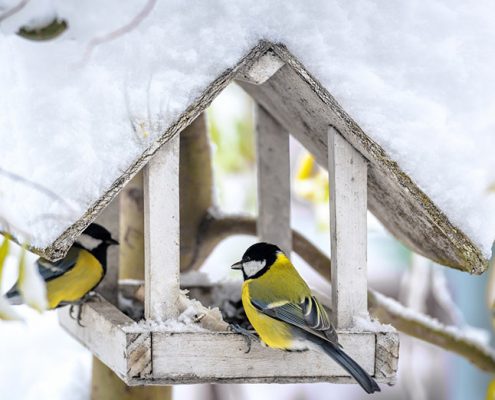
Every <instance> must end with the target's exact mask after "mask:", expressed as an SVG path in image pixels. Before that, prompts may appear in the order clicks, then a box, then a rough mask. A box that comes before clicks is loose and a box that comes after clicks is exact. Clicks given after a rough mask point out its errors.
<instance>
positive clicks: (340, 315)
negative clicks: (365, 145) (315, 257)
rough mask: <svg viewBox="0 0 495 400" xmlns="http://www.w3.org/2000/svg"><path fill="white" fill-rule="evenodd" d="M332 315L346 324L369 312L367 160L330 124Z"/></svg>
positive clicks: (347, 325)
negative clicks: (355, 317)
mask: <svg viewBox="0 0 495 400" xmlns="http://www.w3.org/2000/svg"><path fill="white" fill-rule="evenodd" d="M328 149H329V151H328V159H329V164H328V171H329V180H330V237H331V247H332V252H331V254H332V267H331V268H332V310H333V313H332V317H333V319H334V321H333V322H334V325H335V326H336V327H337V328H348V327H351V326H352V325H353V323H354V321H353V317H354V316H366V315H367V314H368V300H367V293H368V281H367V274H366V254H367V223H366V213H367V209H368V207H367V194H366V188H367V181H366V180H367V162H366V160H365V159H364V158H363V157H362V155H361V154H360V153H359V152H358V151H357V150H356V149H354V147H352V146H351V145H350V144H349V142H347V141H346V140H345V139H344V138H343V137H342V136H341V135H340V134H339V133H338V132H337V131H336V130H335V128H333V127H330V128H329V130H328Z"/></svg>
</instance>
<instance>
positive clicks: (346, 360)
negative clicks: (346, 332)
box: [311, 336, 380, 393]
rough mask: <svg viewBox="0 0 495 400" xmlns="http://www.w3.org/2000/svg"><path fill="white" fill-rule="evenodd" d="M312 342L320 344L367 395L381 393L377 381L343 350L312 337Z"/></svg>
mask: <svg viewBox="0 0 495 400" xmlns="http://www.w3.org/2000/svg"><path fill="white" fill-rule="evenodd" d="M311 341H313V342H314V343H316V344H318V345H319V346H320V347H321V348H322V349H323V350H324V351H325V353H327V354H328V355H329V356H330V357H332V358H333V359H334V360H335V361H336V362H337V363H338V364H339V365H340V366H342V368H344V369H345V370H346V371H347V372H349V374H351V375H352V376H353V378H354V379H355V380H356V381H357V383H359V384H360V385H361V387H362V388H363V389H364V390H365V391H366V392H367V393H373V392H379V391H380V387H379V386H378V384H377V383H376V381H375V380H374V379H373V378H372V377H371V376H370V375H369V374H368V373H367V372H366V371H365V370H364V369H363V368H361V366H360V365H359V364H358V363H357V362H356V361H354V360H353V359H352V358H351V357H349V356H348V355H347V354H346V353H345V352H344V351H343V350H342V349H341V348H339V347H338V346H336V345H334V344H333V343H330V342H328V341H326V340H324V339H321V338H317V337H314V336H313V337H311Z"/></svg>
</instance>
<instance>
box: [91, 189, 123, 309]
mask: <svg viewBox="0 0 495 400" xmlns="http://www.w3.org/2000/svg"><path fill="white" fill-rule="evenodd" d="M119 210H120V199H119V196H118V197H116V198H114V199H113V200H112V201H111V202H110V204H109V205H108V206H107V207H106V208H105V209H104V210H103V211H102V213H101V214H100V215H99V216H98V218H96V220H95V222H96V223H98V224H101V225H103V226H104V227H105V228H107V229H108V230H109V231H110V232H111V234H112V237H113V238H114V239H116V240H119V225H120V224H119V215H120V212H119ZM118 289H119V247H118V246H110V247H109V248H108V250H107V272H106V274H105V278H103V281H101V283H100V284H99V285H98V288H97V289H96V291H97V292H98V293H100V294H101V295H102V296H103V297H105V299H107V300H108V301H109V302H110V303H112V304H115V305H117V301H118Z"/></svg>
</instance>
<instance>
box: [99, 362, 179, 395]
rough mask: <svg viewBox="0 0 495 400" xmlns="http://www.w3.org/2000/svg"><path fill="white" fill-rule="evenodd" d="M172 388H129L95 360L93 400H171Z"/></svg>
mask: <svg viewBox="0 0 495 400" xmlns="http://www.w3.org/2000/svg"><path fill="white" fill-rule="evenodd" d="M171 399H172V386H132V387H131V386H127V385H126V384H125V383H124V382H122V381H121V380H120V378H119V377H118V376H117V375H115V374H114V373H113V371H112V370H111V369H109V368H108V367H107V366H106V365H105V364H103V363H102V362H101V361H100V360H98V359H97V358H96V357H94V358H93V385H92V387H91V400H171Z"/></svg>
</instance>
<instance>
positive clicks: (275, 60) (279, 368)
mask: <svg viewBox="0 0 495 400" xmlns="http://www.w3.org/2000/svg"><path fill="white" fill-rule="evenodd" d="M233 81H236V82H238V83H239V84H240V85H241V86H242V88H243V89H244V90H245V91H246V92H247V93H249V94H250V95H251V96H252V97H253V99H254V100H255V102H256V103H257V106H256V119H257V120H256V126H257V165H258V172H257V173H258V204H259V210H258V211H259V214H258V225H257V233H258V236H259V238H260V239H261V240H265V241H269V242H273V243H276V244H278V245H279V246H280V247H281V248H282V250H284V251H285V252H286V253H287V254H290V251H291V248H292V237H291V229H290V217H291V216H290V179H289V177H290V159H289V157H290V154H289V138H290V134H293V135H294V137H295V138H296V139H297V140H299V141H300V142H301V143H302V144H303V145H304V146H305V147H306V148H307V149H308V150H309V151H310V152H311V153H312V154H314V156H315V158H316V160H317V162H318V163H319V164H320V165H321V166H324V167H325V168H327V169H328V171H329V185H330V188H331V194H330V198H331V201H330V205H329V207H330V220H331V221H330V222H331V224H330V226H331V244H330V246H331V255H332V265H331V278H332V279H331V284H332V294H331V298H332V302H331V305H330V306H331V310H332V312H331V317H332V320H333V324H334V325H335V327H336V329H337V333H338V336H339V341H340V343H341V344H342V345H343V348H344V350H345V351H346V352H347V353H348V354H349V355H350V356H351V357H352V358H354V359H355V360H356V361H357V362H358V363H359V364H360V365H361V366H362V367H363V368H364V369H365V370H366V371H367V372H368V373H369V374H370V375H371V376H373V377H374V378H375V379H376V380H377V381H378V382H382V383H389V384H391V383H393V382H394V381H395V379H396V373H397V364H398V355H399V354H398V353H399V341H398V334H397V332H396V331H395V330H394V329H392V328H390V327H385V326H381V325H379V324H378V323H377V322H376V321H373V322H371V321H369V316H368V312H367V275H366V262H367V260H366V247H367V238H366V236H367V226H366V213H367V210H368V209H369V210H371V211H372V212H373V213H374V214H375V215H376V216H377V217H378V218H379V219H380V220H381V222H382V223H383V224H384V225H385V226H386V227H387V228H388V229H389V230H390V231H391V232H392V233H393V234H394V235H395V236H396V237H398V238H399V239H401V240H402V241H403V242H405V243H406V244H407V245H408V246H409V247H411V248H412V249H413V250H415V251H417V252H418V253H420V254H423V255H425V256H427V257H429V258H431V259H432V260H435V261H438V262H441V263H443V264H445V265H449V266H451V267H454V268H457V269H461V270H464V271H469V272H477V273H479V272H482V271H483V270H484V269H485V268H486V264H487V260H486V259H485V258H484V257H483V256H482V254H481V252H480V250H479V248H478V247H477V246H476V245H475V244H474V243H473V241H472V240H471V239H470V238H469V237H468V236H466V235H465V234H464V233H463V232H462V231H461V230H460V229H457V228H456V227H455V226H454V225H453V224H452V223H451V222H450V221H449V220H448V218H447V217H446V216H445V214H444V213H443V212H442V211H441V210H440V209H439V208H438V207H437V206H436V205H435V204H434V203H433V202H432V201H431V200H430V199H429V197H428V196H427V195H425V194H424V193H423V192H422V191H421V189H420V188H419V187H418V186H417V185H416V184H415V183H414V181H413V180H412V179H411V178H410V177H409V176H408V175H407V174H406V173H404V172H403V171H402V170H401V169H400V167H399V166H398V165H397V163H395V161H394V160H392V159H391V158H390V157H389V156H388V155H387V153H386V152H385V151H384V150H383V149H382V148H381V147H380V145H379V144H377V143H376V142H374V141H373V140H372V139H370V138H369V137H368V136H367V135H366V134H365V132H363V131H362V130H361V128H360V127H359V126H358V125H357V124H356V122H355V121H354V120H353V119H352V117H351V116H350V115H348V114H347V113H346V111H345V110H344V109H342V107H341V106H340V105H339V104H338V103H337V102H336V100H335V99H334V98H333V97H332V96H331V94H330V93H329V91H328V90H327V88H325V87H323V86H322V85H321V84H320V83H319V82H318V81H317V80H316V79H314V78H313V77H312V75H311V74H310V73H309V72H308V71H307V70H306V69H305V68H304V66H303V65H302V64H301V63H299V61H298V60H297V59H296V58H295V57H294V56H292V55H291V54H290V52H289V51H288V50H287V48H285V47H284V46H283V45H279V44H273V43H269V42H264V41H263V42H261V43H259V45H257V46H256V47H255V48H253V49H252V51H251V52H249V53H248V54H247V55H246V56H244V57H243V58H242V59H241V60H240V61H239V63H238V64H236V65H235V66H233V67H232V68H231V69H229V70H227V71H225V72H224V73H223V74H221V75H220V76H219V77H218V78H217V79H216V80H214V81H213V82H212V83H211V84H210V85H209V86H208V87H207V88H206V89H205V91H204V92H203V94H202V95H201V96H200V97H198V98H197V99H196V100H195V101H194V102H192V103H191V104H190V105H189V106H188V107H187V109H185V110H184V112H183V113H182V114H181V115H180V116H179V118H178V119H177V120H176V121H175V122H174V123H173V124H172V125H171V126H169V127H168V128H167V130H166V131H165V132H164V133H163V135H161V136H160V137H159V138H158V139H157V140H156V141H155V142H153V143H152V144H151V145H150V146H149V148H148V149H147V150H146V151H144V152H143V154H142V155H141V157H140V158H139V159H137V160H136V161H135V162H134V163H133V164H132V165H130V166H129V167H128V168H127V169H126V170H125V171H124V172H123V174H122V176H121V177H120V178H119V179H117V180H116V181H115V182H114V183H113V184H112V185H111V187H110V188H109V189H108V190H107V192H106V193H105V194H104V195H103V196H102V197H101V198H99V199H98V200H97V201H96V202H95V203H94V204H93V205H92V206H91V207H90V208H89V209H88V210H87V212H86V213H85V214H84V216H83V217H82V218H80V219H79V220H78V221H75V222H73V223H72V225H70V226H68V227H67V229H66V231H65V232H64V233H63V234H62V235H61V236H60V237H59V238H58V239H57V240H55V241H54V242H53V243H52V244H51V245H50V246H48V247H46V248H43V249H37V252H38V253H39V254H41V255H43V256H44V257H46V258H48V259H52V260H54V259H58V258H61V257H63V256H64V254H65V253H66V252H67V250H68V249H69V248H70V246H71V245H72V243H73V242H74V241H75V240H76V239H77V238H78V237H79V235H80V234H81V232H82V231H83V230H84V228H85V227H86V226H87V225H88V224H89V223H91V222H92V221H94V220H95V219H96V218H97V217H98V216H99V214H100V213H101V212H102V211H103V210H105V209H106V208H107V209H108V208H109V205H110V204H111V201H112V200H113V199H114V198H115V196H116V195H117V194H118V193H119V191H121V190H122V189H123V188H124V186H125V185H126V184H128V183H129V181H130V180H131V179H132V177H133V176H134V175H135V174H136V173H137V172H138V171H140V170H143V171H144V227H145V233H144V243H145V265H144V268H145V280H144V282H143V285H144V286H143V287H144V296H143V297H144V299H143V300H144V321H145V322H138V321H137V320H135V319H132V318H130V317H128V316H127V315H126V314H125V313H124V312H123V311H122V310H121V309H119V307H118V306H116V305H114V304H113V303H117V302H116V301H113V302H111V301H107V300H105V299H103V298H102V299H100V300H95V301H91V302H89V303H87V304H85V305H84V306H83V309H82V320H81V325H82V326H81V325H79V324H78V323H77V321H75V320H74V319H72V318H70V316H69V310H67V309H62V310H60V322H61V324H62V326H64V328H65V329H66V330H67V331H68V332H70V333H71V334H72V335H73V336H74V337H75V338H76V339H78V340H79V341H80V342H81V343H83V344H84V345H85V346H86V347H88V349H90V351H91V352H92V353H93V354H95V355H96V356H97V357H98V358H99V359H100V360H101V361H102V362H103V363H105V364H106V365H107V366H108V367H110V368H111V369H112V370H113V371H114V372H115V373H116V374H117V375H118V376H119V377H120V378H122V379H123V380H124V381H125V382H126V383H127V384H129V385H160V384H183V383H200V382H208V383H221V382H239V383H246V382H250V383H255V382H264V383H266V382H319V381H324V382H340V383H352V382H354V381H353V380H352V379H351V378H350V376H349V375H348V374H347V373H346V372H345V371H344V370H343V369H342V368H341V367H339V366H338V365H337V364H336V363H335V362H334V361H333V360H331V359H330V358H329V357H328V356H326V355H325V354H320V353H318V352H315V351H305V352H284V351H281V350H275V349H270V348H265V347H263V346H261V344H260V343H259V342H256V341H255V342H253V344H252V348H251V351H250V352H247V353H246V342H245V339H244V337H242V336H241V335H239V334H236V333H233V332H230V331H228V329H227V324H225V323H224V322H222V321H219V325H217V327H216V329H214V330H211V331H184V329H176V330H174V329H173V328H172V329H170V327H169V328H168V329H164V327H163V323H162V322H160V321H173V320H175V319H177V318H178V317H179V315H180V314H181V312H182V311H183V310H182V309H181V304H180V299H181V296H182V295H181V273H180V255H181V254H180V218H181V215H180V205H181V193H180V190H179V187H180V185H179V166H180V141H181V133H182V132H183V131H184V130H185V129H186V128H187V127H188V126H189V125H191V123H192V122H193V121H194V120H195V118H196V117H197V116H198V115H200V114H201V113H202V112H203V111H204V110H205V109H206V108H207V107H208V105H209V104H210V103H211V101H212V100H213V99H214V98H215V97H216V96H217V95H218V94H219V93H220V92H221V91H222V90H223V89H224V88H225V87H226V86H227V85H228V84H229V83H231V82H233ZM289 132H290V133H289ZM273 188H276V190H273ZM182 200H184V199H182ZM233 261H234V260H233ZM117 268H118V266H117V265H113V268H111V269H109V272H108V274H107V275H108V279H107V280H109V282H110V287H112V290H111V291H110V292H107V293H110V294H111V296H110V297H113V298H116V297H117V296H116V293H117V291H119V290H121V291H122V290H124V287H123V286H122V285H120V288H119V284H118V280H117V276H116V274H115V271H116V270H117ZM225 268H228V266H227V265H226V266H225ZM185 287H187V285H185ZM211 289H212V290H213V289H214V287H212V288H211ZM198 300H201V299H200V298H198ZM204 305H205V306H208V305H209V304H208V303H207V302H206V301H205V302H204ZM199 319H201V315H198V320H199ZM363 320H364V323H363V322H362V321H363ZM357 321H361V323H357Z"/></svg>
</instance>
